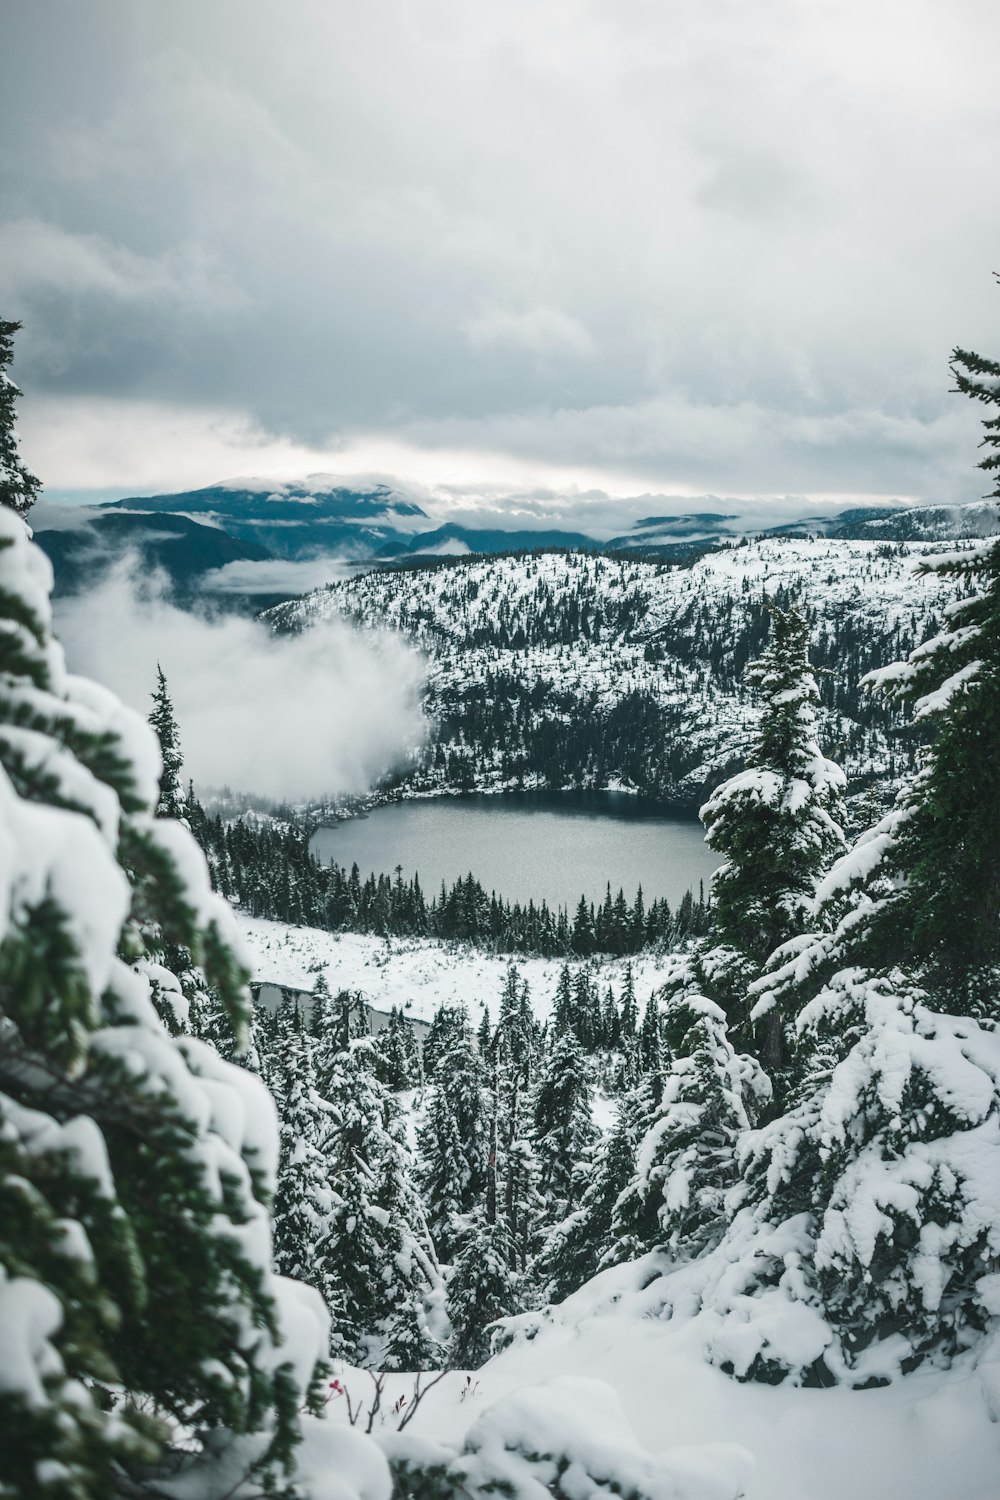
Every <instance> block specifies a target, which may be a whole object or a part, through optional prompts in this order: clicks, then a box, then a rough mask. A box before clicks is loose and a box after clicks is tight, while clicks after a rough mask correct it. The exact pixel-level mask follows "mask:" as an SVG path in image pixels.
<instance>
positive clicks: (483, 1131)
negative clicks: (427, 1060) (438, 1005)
mask: <svg viewBox="0 0 1000 1500" xmlns="http://www.w3.org/2000/svg"><path fill="white" fill-rule="evenodd" d="M490 1107H491V1106H490V1100H489V1096H488V1094H487V1090H486V1074H485V1071H484V1069H483V1065H482V1063H481V1061H480V1059H479V1056H478V1054H477V1053H476V1052H475V1050H474V1049H473V1047H472V1039H471V1036H470V1035H469V1034H468V1031H465V1032H461V1033H457V1034H456V1033H453V1042H452V1045H451V1047H450V1048H449V1049H448V1050H447V1051H446V1052H444V1053H443V1054H442V1055H441V1056H440V1057H439V1058H438V1061H437V1065H436V1068H435V1074H434V1084H433V1087H432V1088H431V1090H430V1097H429V1100H428V1104H427V1115H426V1118H425V1121H424V1123H423V1125H422V1127H421V1129H420V1132H419V1135H418V1141H417V1144H418V1150H419V1156H420V1184H421V1187H422V1189H423V1193H424V1202H425V1203H426V1206H427V1218H428V1223H429V1224H430V1228H431V1234H432V1237H433V1240H434V1244H435V1246H436V1248H437V1252H438V1255H439V1256H440V1258H441V1260H442V1261H445V1262H450V1261H451V1260H452V1258H453V1256H454V1254H455V1251H456V1249H457V1245H458V1237H459V1232H460V1225H459V1224H458V1218H459V1217H461V1216H463V1215H467V1214H469V1213H471V1212H472V1211H473V1209H474V1208H475V1207H476V1205H477V1204H478V1203H480V1202H481V1201H482V1197H483V1194H484V1193H485V1190H486V1172H487V1161H488V1155H489V1148H488V1136H489V1119H490Z"/></svg>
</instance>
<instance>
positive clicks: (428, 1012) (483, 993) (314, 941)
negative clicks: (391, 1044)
mask: <svg viewBox="0 0 1000 1500" xmlns="http://www.w3.org/2000/svg"><path fill="white" fill-rule="evenodd" d="M236 919H237V922H238V923H239V926H240V929H241V931H242V934H243V940H244V943H245V945H246V948H247V950H248V951H249V953H250V956H251V959H252V962H253V977H254V979H255V980H256V981H259V982H262V983H270V984H279V985H284V986H287V987H288V988H289V989H297V990H312V989H313V987H314V986H315V983H316V980H317V978H318V977H319V975H320V974H323V975H325V977H326V982H327V984H328V985H329V987H330V990H331V992H332V993H333V994H336V993H337V991H338V990H359V991H360V992H361V994H362V995H363V996H364V998H365V1000H366V1001H367V1003H368V1004H369V1005H370V1006H371V1007H372V1008H373V1009H374V1010H379V1011H389V1010H391V1009H392V1008H393V1006H397V1007H399V1008H401V1009H404V1008H405V1010H406V1012H407V1014H408V1015H409V1016H410V1017H411V1018H412V1019H413V1020H415V1021H430V1020H431V1018H432V1017H433V1015H434V1012H435V1011H436V1010H437V1009H438V1008H439V1007H440V1006H442V1005H454V1006H458V1005H465V1006H466V1007H467V1009H468V1011H469V1015H470V1017H471V1019H472V1021H473V1024H475V1023H476V1022H477V1021H478V1020H479V1017H480V1015H481V1014H482V1007H483V1005H486V1006H488V1008H489V1011H490V1015H491V1017H492V1018H493V1020H494V1021H495V1020H496V1016H497V1005H498V1002H499V999H500V993H501V991H502V989H503V984H504V977H505V975H506V973H507V969H508V967H509V965H510V959H509V958H505V957H502V956H499V955H496V954H491V953H484V952H483V951H481V950H480V949H477V948H473V947H471V946H470V945H469V944H466V943H454V944H453V943H441V942H435V941H434V940H433V939H431V938H381V937H370V936H367V935H364V934H361V933H356V932H343V933H333V932H322V931H321V930H320V929H319V928H316V927H294V926H290V925H288V924H286V923H284V922H268V921H265V920H264V919H263V918H261V917H249V916H247V915H246V914H245V913H243V912H237V913H236ZM562 962H563V961H562V960H561V959H554V958H553V959H546V958H530V959H523V960H522V959H518V960H516V963H517V968H518V971H519V973H520V974H521V975H522V976H523V978H524V979H526V980H527V982H528V986H529V989H530V991H531V1002H532V1008H533V1010H534V1013H535V1015H536V1017H537V1018H538V1020H539V1021H545V1020H547V1019H548V1016H549V1013H550V1010H551V1008H552V999H553V996H554V994H555V988H556V981H557V979H558V977H559V970H560V968H561V967H562ZM629 962H631V965H632V974H633V978H634V981H635V993H636V999H637V1001H638V1003H639V1005H640V1006H644V1005H645V1003H646V1001H647V1000H648V999H649V997H650V995H651V994H652V993H653V991H654V990H656V989H658V988H659V987H660V986H661V985H662V983H663V977H664V965H665V964H666V963H667V962H668V960H667V959H666V958H665V957H664V956H663V955H661V954H655V953H653V952H651V951H649V952H646V953H642V954H639V955H638V956H637V957H636V958H633V959H631V960H626V959H605V960H604V961H603V962H601V963H600V964H599V965H597V966H596V972H597V973H598V975H599V977H600V982H601V987H602V990H603V989H604V988H606V986H607V985H609V984H610V985H612V986H613V987H614V990H615V993H616V995H617V994H618V993H619V991H620V990H621V987H622V984H623V982H624V978H625V969H626V966H627V964H628V963H629Z"/></svg>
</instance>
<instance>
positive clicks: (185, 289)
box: [0, 219, 243, 310]
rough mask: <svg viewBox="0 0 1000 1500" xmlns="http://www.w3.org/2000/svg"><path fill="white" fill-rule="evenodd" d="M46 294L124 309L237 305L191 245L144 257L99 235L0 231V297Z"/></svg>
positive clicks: (35, 225) (33, 222) (34, 225)
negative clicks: (138, 305)
mask: <svg viewBox="0 0 1000 1500" xmlns="http://www.w3.org/2000/svg"><path fill="white" fill-rule="evenodd" d="M54 290H55V291H57V292H58V293H59V294H61V295H70V296H73V297H74V298H81V297H88V296H93V297H97V298H106V299H111V300H112V301H114V302H121V303H126V304H130V305H134V304H136V303H156V302H163V301H167V302H174V303H180V304H182V305H184V306H185V307H186V308H187V309H188V310H191V309H192V308H193V307H194V306H197V304H199V303H201V304H202V305H204V306H211V307H212V308H213V309H214V310H218V309H219V308H220V307H226V306H228V307H230V308H232V307H236V306H239V305H241V303H242V301H243V298H242V297H241V296H240V294H239V293H238V292H237V290H236V289H235V288H234V287H233V286H232V285H231V283H230V282H229V281H228V280H227V278H226V277H225V276H224V274H223V273H222V272H221V270H220V269H219V268H218V267H216V266H213V265H212V264H211V258H210V256H209V255H208V253H207V252H206V250H205V249H204V248H203V247H201V246H199V245H197V244H189V245H181V246H179V247H177V248H171V249H168V250H166V251H165V252H164V253H163V254H162V255H160V256H145V255H138V254H136V253H135V252H134V251H132V250H129V249H127V248H126V247H125V246H123V245H117V244H113V243H112V242H110V241H109V240H107V239H105V238H103V237H102V236H101V235H96V234H73V233H69V232H67V231H66V230H64V229H62V228H60V227H59V226H57V225H54V224H46V223H44V222H43V221H42V220H40V219H16V220H13V221H11V222H9V223H7V224H3V225H0V296H2V297H4V298H5V299H9V300H17V299H19V298H22V297H30V296H31V294H32V293H34V292H36V291H45V292H47V293H49V294H51V292H52V291H54Z"/></svg>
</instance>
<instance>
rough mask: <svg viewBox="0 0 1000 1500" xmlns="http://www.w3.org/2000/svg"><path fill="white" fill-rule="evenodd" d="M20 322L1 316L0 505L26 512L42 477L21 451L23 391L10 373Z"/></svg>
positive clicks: (39, 487) (36, 493)
mask: <svg viewBox="0 0 1000 1500" xmlns="http://www.w3.org/2000/svg"><path fill="white" fill-rule="evenodd" d="M20 327H21V325H20V323H10V322H6V321H5V320H4V319H2V318H0V505H2V506H5V507H6V509H7V510H12V511H13V512H14V514H15V515H17V516H26V515H27V514H28V511H29V510H30V509H31V507H32V506H33V505H34V503H35V501H36V500H37V499H38V492H39V490H40V489H41V481H40V480H39V479H38V478H37V476H36V475H34V474H32V472H31V470H30V469H29V468H28V466H27V465H26V464H25V463H24V461H23V459H22V458H21V455H20V452H19V451H18V442H17V428H16V426H15V421H16V417H15V409H16V406H17V398H18V397H19V396H20V395H21V391H20V390H19V389H18V387H17V386H16V385H15V384H14V382H13V380H11V378H10V376H9V375H8V374H7V369H8V366H9V365H10V363H11V361H12V360H13V358H14V335H15V333H17V331H18V329H19V328H20Z"/></svg>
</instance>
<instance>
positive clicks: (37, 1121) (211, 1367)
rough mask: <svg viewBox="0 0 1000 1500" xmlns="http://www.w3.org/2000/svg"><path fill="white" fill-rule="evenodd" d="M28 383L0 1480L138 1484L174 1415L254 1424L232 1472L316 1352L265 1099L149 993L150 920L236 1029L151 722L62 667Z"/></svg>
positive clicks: (32, 1492)
mask: <svg viewBox="0 0 1000 1500" xmlns="http://www.w3.org/2000/svg"><path fill="white" fill-rule="evenodd" d="M2 329H3V333H2V339H3V341H4V342H3V345H2V350H0V352H2V353H3V356H4V362H6V359H7V357H8V354H9V340H10V336H11V334H12V333H13V331H14V326H13V325H11V324H3V325H2ZM16 394H17V393H16V389H15V388H14V387H12V386H11V385H10V384H9V383H8V382H7V379H6V377H4V379H3V382H2V391H0V455H2V473H3V479H2V485H3V491H2V498H3V501H4V505H3V508H0V622H2V624H3V628H2V629H0V824H2V832H3V837H2V845H3V849H4V870H5V878H4V882H3V888H2V893H0V939H2V940H0V1030H2V1032H3V1035H4V1045H3V1048H2V1049H0V1052H2V1055H0V1122H2V1126H0V1324H2V1326H3V1327H4V1328H5V1329H8V1330H14V1329H26V1328H30V1336H28V1337H26V1338H25V1340H24V1341H23V1342H18V1345H17V1351H16V1352H17V1353H18V1354H19V1356H20V1357H19V1358H17V1359H15V1360H14V1361H13V1362H11V1361H9V1360H5V1372H6V1374H5V1381H4V1389H3V1391H2V1392H0V1428H2V1431H3V1434H4V1437H3V1469H4V1484H5V1489H6V1491H7V1493H8V1494H10V1495H11V1496H12V1497H16V1500H104V1497H106V1496H107V1495H108V1494H110V1493H112V1492H113V1490H114V1488H115V1485H116V1483H117V1479H116V1478H115V1477H114V1476H113V1465H115V1464H118V1465H120V1466H122V1470H120V1471H117V1472H122V1471H124V1473H125V1475H126V1477H125V1479H124V1480H123V1483H128V1482H130V1481H129V1479H128V1475H129V1474H133V1475H135V1476H136V1480H135V1483H136V1484H137V1485H138V1482H139V1478H140V1477H141V1478H142V1480H143V1481H144V1482H146V1481H148V1482H155V1478H156V1475H157V1473H158V1472H160V1464H161V1459H163V1450H164V1446H165V1444H166V1443H167V1442H168V1441H169V1433H170V1431H171V1430H176V1428H177V1427H178V1426H179V1427H182V1428H183V1429H184V1431H185V1432H186V1433H187V1434H188V1435H189V1442H190V1446H191V1447H192V1448H193V1449H194V1450H195V1451H193V1452H192V1453H190V1454H189V1457H188V1459H187V1466H188V1468H189V1469H190V1470H194V1469H196V1468H197V1466H198V1464H199V1462H201V1461H202V1459H203V1458H204V1456H205V1452H206V1449H211V1451H212V1454H213V1455H214V1457H216V1458H219V1459H222V1458H223V1455H224V1454H225V1453H226V1451H227V1448H228V1446H229V1444H230V1442H231V1439H232V1437H233V1436H234V1435H243V1436H244V1437H248V1436H249V1435H252V1434H255V1435H256V1436H254V1437H252V1438H251V1439H250V1441H248V1442H244V1443H243V1446H242V1449H241V1450H237V1449H236V1448H235V1447H234V1448H232V1449H231V1450H230V1451H231V1453H232V1463H233V1465H234V1467H235V1465H236V1464H237V1463H243V1465H244V1470H245V1468H246V1467H247V1466H250V1465H252V1464H254V1463H255V1462H259V1463H261V1464H272V1463H273V1462H277V1461H281V1462H289V1463H290V1461H291V1450H292V1447H293V1445H294V1442H295V1440H296V1435H297V1416H296V1412H297V1410H298V1408H299V1407H300V1405H301V1404H302V1402H303V1400H304V1399H305V1397H306V1394H307V1391H306V1387H307V1386H308V1384H309V1378H310V1373H311V1371H312V1365H313V1362H312V1360H311V1359H308V1358H307V1359H306V1361H305V1363H304V1364H303V1361H302V1360H301V1359H296V1361H295V1362H294V1363H292V1362H291V1360H290V1359H286V1356H285V1354H284V1353H283V1352H282V1348H281V1345H282V1340H283V1338H284V1317H285V1313H286V1311H288V1310H289V1309H290V1307H291V1305H292V1304H291V1301H290V1299H289V1298H288V1297H287V1296H286V1293H285V1290H284V1287H283V1284H282V1283H281V1282H280V1281H279V1280H278V1279H276V1278H274V1277H273V1276H272V1273H271V1265H270V1221H269V1216H268V1213H267V1209H266V1203H267V1201H268V1199H269V1197H270V1193H271V1191H272V1188H273V1179H272V1173H271V1170H270V1167H269V1165H268V1163H269V1160H270V1157H271V1151H272V1146H273V1144H274V1142H273V1130H272V1128H271V1126H270V1125H269V1103H268V1100H267V1098H266V1095H265V1094H264V1092H263V1090H262V1089H261V1087H260V1085H259V1084H257V1083H256V1081H255V1080H253V1079H252V1078H250V1077H249V1076H248V1075H247V1074H246V1073H245V1072H243V1071H242V1070H240V1069H236V1068H232V1067H231V1066H230V1065H228V1064H227V1063H225V1062H224V1061H222V1059H220V1058H219V1056H218V1055H217V1053H216V1052H215V1051H214V1050H213V1049H212V1048H210V1047H208V1046H206V1045H204V1044H203V1043H201V1042H199V1041H197V1040H196V1039H194V1038H191V1037H189V1036H179V1037H172V1036H171V1035H170V1034H169V1032H168V1030H167V1028H166V1026H165V1025H164V1023H163V1022H162V1021H161V1020H160V1018H159V1017H158V1015H157V1012H156V1009H155V1007H154V1005H153V1003H152V996H153V983H152V978H151V976H152V973H153V970H154V968H155V967H156V966H157V964H158V960H157V958H156V956H155V954H153V953H151V951H150V948H149V947H148V945H147V941H146V936H145V934H146V933H147V932H150V931H153V930H156V931H157V932H158V934H159V935H160V938H161V939H162V941H163V942H164V943H170V944H174V945H177V946H179V947H183V948H185V949H187V950H188V951H189V952H190V953H191V955H192V957H193V959H194V961H195V962H196V963H197V964H198V965H200V966H201V967H203V968H204V971H205V973H206V975H207V976H208V978H209V979H210V980H211V982H212V983H213V984H214V985H215V986H216V987H217V990H218V993H219V995H220V997H221V1000H222V1002H223V1004H224V1005H225V1006H226V1008H227V1010H228V1012H229V1014H230V1016H231V1017H232V1020H233V1023H234V1027H235V1030H236V1033H237V1035H238V1036H242V1034H243V1033H245V1029H246V1022H247V1015H248V1007H247V995H246V990H245V987H244V984H245V979H246V975H245V974H244V972H243V971H242V969H241V967H240V964H239V961H238V960H237V958H236V957H235V949H234V946H233V944H232V943H231V940H230V938H231V935H232V936H233V937H234V936H235V935H234V934H233V928H232V919H231V914H230V912H229V910H228V908H226V907H225V905H224V903H222V902H221V901H219V900H218V899H217V898H216V897H214V896H213V895H212V893H211V891H210V889H209V884H208V874H207V870H206V869H205V867H204V864H203V862H201V861H200V856H199V855H198V852H197V849H196V847H195V846H194V844H193V843H192V841H191V838H190V835H189V834H188V833H187V831H186V830H185V829H184V828H182V827H180V826H179V825H178V824H176V823H171V822H167V821H158V820H156V819H154V818H153V816H152V812H153V808H154V806H155V803H156V796H157V784H156V779H157V772H158V764H157V760H158V757H157V752H156V745H155V740H154V737H153V735H152V733H151V732H150V730H149V728H148V726H146V725H145V724H144V723H143V722H142V720H141V719H140V718H139V717H138V716H136V715H134V714H132V713H130V712H129V711H127V710H126V709H124V708H123V707H122V706H121V705H120V704H119V703H118V702H117V701H116V700H115V699H114V698H113V697H112V696H111V694H109V693H108V692H106V691H105V690H104V689H103V688H99V687H98V686H97V685H96V684H93V683H89V682H87V681H85V680H83V679H80V678H72V677H69V676H68V675H67V674H66V671H65V667H64V662H63V656H62V652H61V650H60V649H59V647H58V645H57V644H56V642H55V641H54V639H53V637H52V635H51V623H50V615H49V604H48V597H47V584H48V580H49V577H50V570H49V567H48V564H47V562H46V561H45V559H44V558H43V557H42V555H41V554H40V553H39V552H38V550H37V549H36V548H35V547H34V546H33V545H32V544H31V542H30V539H29V535H28V532H27V529H26V527H25V525H24V523H23V521H22V520H21V519H20V514H18V513H19V512H23V511H24V510H25V509H26V508H27V505H28V503H29V502H30V499H31V497H32V495H33V493H34V489H35V487H36V486H35V483H34V481H33V479H32V477H31V476H30V475H28V473H27V471H26V470H25V469H24V468H23V465H20V463H19V461H18V460H17V458H16V446H15V437H14V433H13V430H12V427H11V418H12V403H13V397H14V396H16ZM160 978H161V980H162V988H163V989H165V990H170V989H171V988H172V983H171V981H170V980H169V978H167V977H164V976H162V975H161V976H160ZM303 1311H304V1308H303V1306H302V1304H301V1300H300V1303H299V1319H300V1323H299V1328H300V1332H302V1331H303V1330H304V1325H303V1324H302V1322H301V1318H302V1313H303ZM179 1314H180V1316H179ZM26 1320H27V1321H26ZM306 1322H308V1319H306ZM320 1326H321V1325H320V1324H317V1328H319V1327H320ZM15 1337H17V1336H16V1335H15ZM317 1352H318V1351H317ZM239 1452H242V1455H243V1457H242V1459H241V1458H240V1457H239V1456H238V1455H239ZM164 1462H165V1466H166V1468H167V1469H170V1468H175V1467H176V1456H172V1457H170V1458H169V1459H165V1460H164ZM236 1472H237V1473H239V1472H241V1470H236ZM191 1482H192V1483H193V1484H194V1485H195V1486H197V1476H196V1474H194V1473H192V1479H191Z"/></svg>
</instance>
